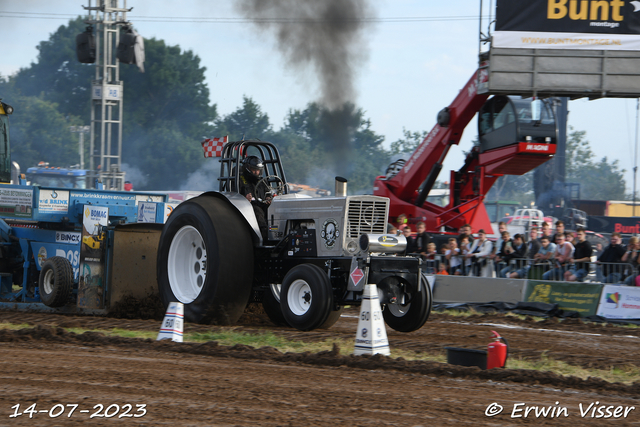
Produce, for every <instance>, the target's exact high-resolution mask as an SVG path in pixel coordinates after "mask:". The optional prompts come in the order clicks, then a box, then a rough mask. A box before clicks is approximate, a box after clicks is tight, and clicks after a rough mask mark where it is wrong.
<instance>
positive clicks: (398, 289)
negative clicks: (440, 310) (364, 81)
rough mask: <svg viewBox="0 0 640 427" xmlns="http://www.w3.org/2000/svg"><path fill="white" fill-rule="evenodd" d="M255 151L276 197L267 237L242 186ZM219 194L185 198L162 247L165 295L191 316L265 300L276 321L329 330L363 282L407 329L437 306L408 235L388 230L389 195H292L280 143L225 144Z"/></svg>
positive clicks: (341, 190)
mask: <svg viewBox="0 0 640 427" xmlns="http://www.w3.org/2000/svg"><path fill="white" fill-rule="evenodd" d="M251 155H255V156H258V157H259V158H260V159H261V160H262V162H263V164H264V167H265V173H264V175H263V178H262V179H261V180H260V182H259V183H258V185H259V186H260V185H264V186H266V187H267V190H268V192H269V193H271V194H272V195H273V196H274V197H273V201H272V203H271V204H270V206H269V207H268V209H267V212H266V219H267V223H268V230H267V232H266V233H265V234H266V237H263V233H262V232H261V230H260V228H259V225H258V221H257V219H256V214H255V211H254V209H253V206H252V205H251V202H249V201H248V200H247V199H246V198H245V197H244V196H243V195H241V194H240V193H239V192H238V190H239V188H240V175H241V173H242V161H243V159H245V158H246V157H247V156H251ZM220 162H221V167H220V178H219V190H218V191H209V192H206V193H203V194H202V195H200V196H198V197H196V198H193V199H190V200H188V201H186V202H183V203H181V204H180V205H178V206H177V208H176V209H175V210H174V211H173V213H172V214H171V216H170V217H169V219H168V220H167V222H166V224H165V225H164V228H163V230H162V234H161V236H160V242H159V246H158V258H157V276H158V287H159V294H160V297H161V299H162V301H163V303H164V304H165V306H168V305H169V303H170V302H172V301H179V302H181V303H183V304H184V311H185V318H186V320H187V321H190V322H199V323H217V324H227V325H228V324H234V323H235V322H236V321H237V320H238V319H239V317H240V316H241V314H242V313H243V311H244V309H245V308H246V306H247V304H248V303H250V302H261V303H262V305H263V307H264V310H265V312H266V313H267V315H268V316H269V318H270V319H271V320H272V321H273V322H274V323H275V324H278V325H289V326H291V327H293V328H297V329H299V330H312V329H316V328H328V327H330V326H331V325H333V324H334V323H335V322H336V321H337V320H338V319H339V317H340V314H341V313H342V311H343V308H344V307H345V306H346V305H350V306H353V305H356V306H358V305H360V303H361V301H362V297H363V292H364V288H365V284H375V285H376V286H377V290H378V295H379V298H380V303H381V305H382V307H383V317H384V320H385V322H386V323H387V325H389V326H390V327H391V328H393V329H395V330H397V331H401V332H410V331H414V330H417V329H419V328H420V327H422V326H423V325H424V323H425V322H426V320H427V318H428V317H429V313H430V311H431V304H432V298H431V289H430V286H429V284H428V283H427V278H426V276H425V275H424V274H423V273H422V268H421V260H419V259H417V258H415V257H405V256H401V254H402V253H403V252H404V250H405V247H406V240H405V239H404V237H403V236H395V235H387V234H385V232H386V226H387V217H388V215H389V199H388V198H385V197H378V196H370V195H358V196H347V195H346V180H345V179H344V178H339V177H337V178H336V195H335V196H334V197H323V198H315V199H313V198H303V197H300V196H299V195H297V194H293V193H292V192H290V191H289V188H288V185H287V180H286V177H285V173H284V169H283V166H282V163H281V159H280V155H279V153H278V150H277V148H276V146H275V145H273V144H272V143H269V142H265V141H259V140H247V141H238V142H230V143H228V144H226V145H225V147H224V149H223V152H222V158H221V159H220Z"/></svg>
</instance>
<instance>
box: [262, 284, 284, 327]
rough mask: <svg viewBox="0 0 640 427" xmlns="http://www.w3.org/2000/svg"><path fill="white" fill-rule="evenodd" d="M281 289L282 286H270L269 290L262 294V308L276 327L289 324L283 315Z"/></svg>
mask: <svg viewBox="0 0 640 427" xmlns="http://www.w3.org/2000/svg"><path fill="white" fill-rule="evenodd" d="M280 289H282V286H281V285H276V284H271V285H269V289H267V290H266V291H264V293H263V294H262V308H264V312H265V313H267V316H268V317H269V320H271V321H272V322H273V324H274V325H276V326H287V325H288V323H287V321H286V320H285V318H284V315H283V314H282V306H281V305H280Z"/></svg>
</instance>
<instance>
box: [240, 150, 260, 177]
mask: <svg viewBox="0 0 640 427" xmlns="http://www.w3.org/2000/svg"><path fill="white" fill-rule="evenodd" d="M242 165H243V166H242V168H243V171H244V173H245V174H246V175H247V176H248V177H250V178H251V179H252V180H257V179H258V178H259V177H260V176H262V171H263V170H264V164H263V163H262V160H260V158H259V157H257V156H248V157H247V158H245V159H244V160H243V162H242ZM256 172H257V173H256Z"/></svg>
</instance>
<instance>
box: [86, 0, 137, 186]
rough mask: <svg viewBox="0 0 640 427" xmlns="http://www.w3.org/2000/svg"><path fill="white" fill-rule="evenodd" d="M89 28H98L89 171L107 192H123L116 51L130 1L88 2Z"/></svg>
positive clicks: (120, 87) (105, 0) (93, 178)
mask: <svg viewBox="0 0 640 427" xmlns="http://www.w3.org/2000/svg"><path fill="white" fill-rule="evenodd" d="M88 2H89V5H88V6H83V8H84V9H85V10H87V11H88V17H87V20H86V21H85V22H86V23H87V24H91V25H94V26H95V28H96V63H95V65H96V74H95V80H93V81H92V84H91V133H90V135H91V139H90V154H89V168H90V172H89V174H90V177H91V182H92V183H93V182H94V181H95V179H100V180H101V182H102V183H103V184H104V187H105V188H107V189H114V190H123V189H124V175H125V173H124V172H122V171H121V170H120V165H121V162H122V95H123V85H122V81H120V73H119V67H118V64H119V61H118V58H117V57H116V49H117V46H118V43H119V41H120V27H121V26H123V25H126V24H128V22H127V12H129V11H131V9H132V8H131V9H127V0H123V3H124V4H123V7H119V3H120V0H95V6H92V3H93V2H92V0H88Z"/></svg>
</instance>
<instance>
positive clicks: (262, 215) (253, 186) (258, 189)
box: [240, 172, 271, 241]
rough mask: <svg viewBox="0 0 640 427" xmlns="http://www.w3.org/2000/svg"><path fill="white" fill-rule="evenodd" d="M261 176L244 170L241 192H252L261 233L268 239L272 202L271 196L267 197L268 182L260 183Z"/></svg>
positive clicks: (263, 237)
mask: <svg viewBox="0 0 640 427" xmlns="http://www.w3.org/2000/svg"><path fill="white" fill-rule="evenodd" d="M260 179H261V177H258V176H255V175H252V174H250V173H248V172H243V173H242V174H241V175H240V194H242V195H243V196H246V195H247V194H251V195H252V196H253V197H252V200H251V205H252V206H253V211H254V212H255V214H256V220H257V221H258V226H259V227H260V233H262V240H263V241H266V240H267V209H268V208H269V205H270V204H271V199H270V197H269V198H267V190H268V189H269V188H268V186H267V185H266V184H262V185H258V183H259V182H260Z"/></svg>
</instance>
